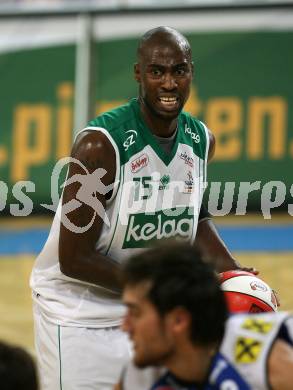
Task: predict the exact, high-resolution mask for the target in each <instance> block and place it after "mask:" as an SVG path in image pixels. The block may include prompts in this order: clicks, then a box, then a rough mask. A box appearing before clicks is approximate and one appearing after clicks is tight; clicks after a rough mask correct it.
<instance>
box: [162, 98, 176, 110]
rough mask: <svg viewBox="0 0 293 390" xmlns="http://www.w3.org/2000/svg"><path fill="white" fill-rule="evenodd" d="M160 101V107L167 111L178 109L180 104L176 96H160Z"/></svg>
mask: <svg viewBox="0 0 293 390" xmlns="http://www.w3.org/2000/svg"><path fill="white" fill-rule="evenodd" d="M158 100H159V102H160V106H162V107H164V108H165V109H167V110H174V109H177V107H178V104H179V98H178V97H176V96H160V97H159V98H158Z"/></svg>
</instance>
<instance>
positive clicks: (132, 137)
mask: <svg viewBox="0 0 293 390" xmlns="http://www.w3.org/2000/svg"><path fill="white" fill-rule="evenodd" d="M126 134H129V135H128V137H127V138H126V140H125V141H124V142H123V146H124V150H125V152H127V150H128V149H129V148H130V146H131V145H133V144H135V141H136V137H137V132H136V131H135V130H127V131H126Z"/></svg>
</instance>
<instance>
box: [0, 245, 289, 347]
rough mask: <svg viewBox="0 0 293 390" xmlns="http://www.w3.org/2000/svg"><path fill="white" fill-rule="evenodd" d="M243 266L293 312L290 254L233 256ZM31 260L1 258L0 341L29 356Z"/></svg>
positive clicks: (31, 332)
mask: <svg viewBox="0 0 293 390" xmlns="http://www.w3.org/2000/svg"><path fill="white" fill-rule="evenodd" d="M235 257H236V258H237V259H239V261H240V262H241V263H242V264H243V265H249V266H251V265H253V266H254V267H256V268H258V269H259V271H260V276H261V277H262V278H263V279H264V280H265V281H266V282H267V283H269V284H270V285H271V287H273V288H274V289H276V290H277V291H278V293H279V296H280V299H281V305H282V306H281V308H282V309H283V310H293V253H291V252H288V253H284V252H282V253H255V252H250V253H248V252H245V253H235ZM33 261H34V258H33V257H31V256H18V257H1V258H0V296H1V300H0V339H2V340H6V341H9V342H12V343H16V344H19V345H22V346H24V347H25V348H27V349H28V350H30V351H31V352H33V350H34V346H33V321H32V309H31V294H30V289H29V286H28V282H29V275H30V271H31V268H32V265H33Z"/></svg>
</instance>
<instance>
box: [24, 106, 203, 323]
mask: <svg viewBox="0 0 293 390" xmlns="http://www.w3.org/2000/svg"><path fill="white" fill-rule="evenodd" d="M84 130H92V131H100V132H102V133H103V134H105V135H106V137H107V138H108V139H109V141H110V142H111V143H112V145H113V148H114V150H115V153H116V178H115V185H114V189H113V192H112V195H111V198H110V199H109V200H108V201H107V203H106V210H105V212H106V218H105V223H104V225H103V228H102V232H101V235H100V237H99V238H98V239H97V243H96V249H97V250H98V251H99V252H100V253H102V254H104V255H107V256H109V257H111V258H113V259H114V260H116V261H117V262H120V263H121V262H122V261H123V260H124V259H125V258H126V257H128V256H129V255H131V254H134V253H136V252H138V251H141V250H143V249H144V248H146V247H148V246H150V245H152V243H154V242H157V241H161V240H163V239H166V238H174V239H177V238H178V239H181V240H186V241H188V242H193V241H194V239H195V235H196V230H197V223H198V214H199V210H200V206H201V202H202V196H203V191H204V187H205V182H206V165H207V157H208V149H209V136H208V131H207V129H206V127H205V126H204V125H203V124H202V123H201V122H200V121H198V120H196V119H194V118H192V117H191V116H190V115H189V114H186V113H181V114H180V115H179V117H178V131H177V135H176V139H175V142H174V145H173V148H172V150H171V153H170V154H166V153H165V152H164V150H163V149H162V148H161V147H160V145H159V144H158V142H157V140H156V139H155V137H154V136H153V135H152V133H151V131H150V130H149V129H148V128H147V126H146V124H145V123H144V121H143V119H142V117H141V115H140V109H139V104H138V101H137V99H133V100H131V101H130V103H128V104H126V105H124V106H121V107H119V108H117V109H115V110H113V111H110V112H108V113H105V114H103V115H101V116H100V117H97V118H96V119H95V120H93V121H91V122H90V123H89V126H88V127H87V128H86V129H84ZM97 177H98V176H97ZM99 185H101V183H100V182H99V179H97V190H99ZM59 211H60V210H59ZM59 230H60V221H59V218H58V213H56V216H55V219H54V222H53V226H52V229H51V232H50V235H49V238H48V241H47V243H46V245H45V247H44V249H43V251H42V252H41V253H40V255H39V257H38V258H37V261H36V265H35V267H34V270H33V273H32V277H31V286H32V288H33V290H34V296H35V297H36V298H35V299H36V301H37V302H38V303H39V304H40V305H41V306H42V307H43V310H44V311H45V313H47V315H48V319H51V320H52V321H54V322H57V323H60V324H64V325H66V324H67V325H80V324H81V323H82V324H84V325H85V326H93V327H104V326H113V325H118V324H119V323H120V321H121V318H122V315H123V313H124V308H123V306H122V304H121V302H120V300H119V297H118V296H117V294H115V293H114V292H112V291H109V290H107V289H105V288H102V287H100V286H95V285H91V284H88V283H85V282H81V281H79V280H75V279H71V278H68V277H66V276H65V275H63V274H62V273H61V271H60V267H59V259H58V242H59Z"/></svg>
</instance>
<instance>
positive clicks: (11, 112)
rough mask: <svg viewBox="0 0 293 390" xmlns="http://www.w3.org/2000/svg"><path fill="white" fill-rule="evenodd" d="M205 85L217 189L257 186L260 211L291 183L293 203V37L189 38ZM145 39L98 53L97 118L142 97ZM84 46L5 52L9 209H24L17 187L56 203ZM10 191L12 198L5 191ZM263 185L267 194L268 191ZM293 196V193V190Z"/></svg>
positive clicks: (202, 110)
mask: <svg viewBox="0 0 293 390" xmlns="http://www.w3.org/2000/svg"><path fill="white" fill-rule="evenodd" d="M187 36H188V38H189V39H190V42H191V45H192V49H193V58H194V63H195V77H194V81H193V88H192V93H191V96H190V99H189V101H188V103H187V105H186V110H187V111H190V112H191V113H192V114H194V115H195V116H197V117H199V118H200V119H201V120H203V121H204V122H205V123H206V124H207V125H208V127H209V128H210V129H211V130H212V131H213V132H214V134H215V136H216V140H217V149H216V154H215V158H214V162H212V163H211V164H210V166H209V171H208V181H209V182H212V181H214V182H222V188H223V186H224V183H225V182H236V187H235V198H233V199H234V203H235V199H236V197H237V192H238V191H239V183H240V182H250V183H254V182H257V183H259V184H257V183H256V184H254V185H252V187H251V190H252V191H251V193H250V194H249V196H248V205H249V207H250V208H258V206H259V202H260V199H261V194H262V189H263V186H264V185H266V183H268V182H272V181H275V182H282V183H284V185H285V188H286V191H287V195H286V199H285V200H284V202H283V204H282V206H283V207H286V202H288V201H289V200H290V199H291V198H292V196H291V195H290V192H289V191H290V187H291V185H292V168H293V164H292V158H293V134H292V128H293V114H292V110H291V111H290V110H289V107H290V106H291V107H292V106H293V90H292V85H293V73H292V69H293V52H292V43H293V31H288V32H285V31H283V32H282V31H271V32H252V31H250V32H205V33H192V34H187ZM136 45H137V38H135V39H134V38H132V39H120V40H119V39H116V40H113V39H112V40H108V41H105V42H100V43H98V44H97V45H96V56H97V58H96V60H97V75H96V82H97V84H96V108H97V113H98V112H103V111H105V110H107V109H110V108H112V107H113V106H116V105H118V104H120V103H123V102H124V101H126V100H128V99H129V98H131V97H133V96H136V94H137V85H136V83H135V81H134V79H133V63H134V62H135V52H136ZM74 62H75V48H74V46H73V45H72V46H58V47H50V48H41V49H33V50H32V49H31V50H23V51H18V52H7V53H2V54H0V74H1V89H0V101H1V106H0V184H1V183H2V184H1V186H0V189H1V192H0V194H1V195H0V196H1V198H0V200H1V202H0V209H1V210H3V208H4V203H5V197H6V195H7V201H6V203H7V204H6V208H7V205H9V204H10V203H17V200H15V196H14V194H13V186H14V185H15V183H18V182H19V181H22V180H31V181H33V182H34V183H35V189H33V188H32V189H30V191H31V192H30V194H29V197H30V198H31V199H32V200H33V201H34V205H35V206H38V205H39V204H40V203H50V199H51V188H50V186H51V183H50V177H51V172H52V169H53V167H54V165H55V163H56V161H57V160H58V159H60V158H61V157H63V156H67V155H69V153H70V147H71V142H72V130H73V129H72V126H73V125H72V118H73V108H74V107H73V95H74V84H73V82H74ZM3 183H6V184H7V191H6V190H5V185H4V184H3ZM258 187H259V188H258ZM292 192H293V191H292Z"/></svg>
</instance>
